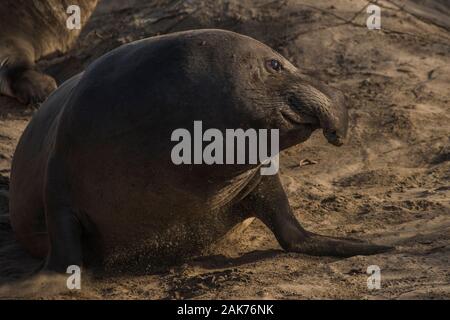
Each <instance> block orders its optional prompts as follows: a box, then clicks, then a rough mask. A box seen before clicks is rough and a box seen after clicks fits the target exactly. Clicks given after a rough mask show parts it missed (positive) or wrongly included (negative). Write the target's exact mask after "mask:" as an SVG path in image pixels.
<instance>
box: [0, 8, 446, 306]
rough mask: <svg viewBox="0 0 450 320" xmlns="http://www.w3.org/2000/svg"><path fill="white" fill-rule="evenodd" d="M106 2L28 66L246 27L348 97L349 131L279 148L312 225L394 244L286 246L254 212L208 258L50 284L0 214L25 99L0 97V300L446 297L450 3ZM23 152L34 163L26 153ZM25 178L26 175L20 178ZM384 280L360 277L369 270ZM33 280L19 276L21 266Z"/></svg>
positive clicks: (301, 215)
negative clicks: (338, 141)
mask: <svg viewBox="0 0 450 320" xmlns="http://www.w3.org/2000/svg"><path fill="white" fill-rule="evenodd" d="M330 3H331V2H329V1H323V0H310V1H309V0H305V1H294V0H286V1H283V0H282V1H263V0H259V1H256V0H253V1H250V0H244V1H238V0H229V1H224V0H217V1H207V0H191V1H168V0H156V1H143V0H142V1H139V0H134V1H121V2H119V1H115V0H112V1H108V0H104V1H103V3H102V4H101V5H100V7H99V8H98V9H97V11H96V13H95V14H94V15H93V18H92V19H91V21H90V22H89V24H88V25H87V26H86V28H85V29H84V30H83V32H82V35H81V37H80V39H79V41H78V43H77V45H76V46H75V47H74V48H73V50H71V51H70V52H69V53H68V54H66V55H64V56H53V57H49V58H47V59H43V60H41V61H40V62H39V66H40V67H41V68H42V69H44V70H46V71H47V72H48V73H50V74H52V75H54V76H55V77H56V78H57V80H58V81H59V82H62V81H64V80H65V79H67V78H68V77H70V76H71V75H73V74H75V73H77V72H79V71H81V70H82V69H83V68H84V67H85V66H86V65H87V64H89V63H90V62H91V61H93V60H94V59H96V58H97V57H99V56H100V55H102V54H103V53H105V52H107V51H109V50H111V49H113V48H115V47H117V46H119V45H121V44H123V43H127V42H130V41H133V40H137V39H141V38H143V37H149V36H153V35H156V34H161V33H168V32H173V31H181V30H188V29H193V28H211V27H214V28H223V29H229V30H233V31H237V32H240V33H243V34H247V35H249V36H252V37H254V38H256V39H258V40H261V41H263V42H265V43H266V44H268V45H270V46H271V47H273V48H274V49H276V50H278V51H279V52H281V53H282V54H283V55H285V56H286V57H287V58H288V59H290V60H291V61H292V62H294V63H295V64H296V65H297V66H298V67H300V68H303V69H304V70H308V71H309V72H310V73H313V74H314V75H315V76H316V77H318V78H320V79H321V80H323V81H326V82H328V83H330V84H332V85H334V86H336V87H338V88H340V89H342V90H343V91H344V92H345V93H346V94H347V95H348V96H349V98H350V101H351V103H350V106H349V108H350V118H351V120H350V131H349V142H348V143H347V144H346V145H345V146H343V147H341V148H336V147H333V146H331V145H329V144H327V143H326V141H325V139H324V137H323V135H322V134H321V133H320V132H317V133H315V134H314V135H313V137H312V138H311V139H310V140H309V141H307V142H306V143H304V144H302V145H299V146H296V147H293V148H291V149H289V150H287V151H285V152H283V154H282V157H281V175H282V181H283V184H284V187H285V189H286V191H287V193H288V196H289V201H290V203H291V205H292V208H293V210H294V212H295V214H296V216H297V218H298V219H299V220H300V221H302V223H303V225H304V226H305V227H306V228H308V229H309V230H311V231H314V232H319V233H323V234H328V235H340V236H351V237H357V238H362V239H367V240H371V241H374V242H377V243H380V244H389V245H394V246H396V250H395V251H393V252H389V253H385V254H379V255H375V256H369V257H363V256H357V257H352V258H348V259H338V258H331V257H311V256H307V255H302V254H296V253H286V252H283V251H282V250H281V249H280V247H279V246H278V244H277V242H276V241H275V239H274V237H273V235H272V234H271V233H270V232H269V231H268V230H267V229H266V228H265V227H264V226H263V225H262V224H261V223H260V222H259V221H257V220H256V221H254V222H253V223H252V224H251V225H250V226H249V227H248V228H247V229H246V230H245V231H243V232H240V233H238V234H234V235H233V238H230V239H228V240H227V241H224V242H223V243H221V244H218V245H217V246H216V247H214V248H213V249H212V250H211V254H210V255H207V256H203V257H196V258H195V259H194V260H193V261H189V262H187V263H185V264H183V265H177V266H173V267H171V268H165V269H164V268H163V269H162V270H158V271H152V272H149V273H147V274H138V275H136V274H134V275H124V274H122V275H102V276H99V275H95V276H93V275H87V274H86V275H84V274H83V275H84V277H83V283H82V290H79V291H71V292H59V291H53V290H50V289H48V286H51V285H50V284H48V281H46V279H45V276H41V277H39V278H31V280H27V281H28V282H23V281H22V282H15V281H14V280H15V279H21V278H23V277H24V276H26V275H27V274H29V273H30V272H32V271H33V270H35V269H36V268H38V267H39V265H40V263H41V262H40V261H36V260H34V259H32V258H30V257H29V256H28V255H27V254H26V253H25V252H24V251H23V250H22V249H21V248H20V246H19V245H18V244H17V243H16V241H15V240H14V236H13V234H12V232H11V230H10V226H9V223H8V177H9V172H10V165H11V159H12V155H13V152H14V148H15V145H16V143H17V141H18V138H19V137H20V134H21V132H22V131H23V129H24V127H25V126H26V124H27V122H28V120H29V119H30V118H31V116H32V114H33V112H34V111H33V108H32V107H30V106H28V107H25V106H22V105H20V104H18V103H16V102H15V101H14V100H12V99H9V98H7V97H0V284H1V286H0V297H2V298H47V299H160V298H170V299H183V298H191V299H318V298H322V299H347V298H349V299H448V298H450V271H449V266H450V263H449V259H450V161H449V160H450V103H449V102H450V90H449V89H450V25H449V19H448V17H449V15H450V6H449V5H448V4H446V3H448V2H447V1H445V0H440V1H432V0H427V1H419V0H416V1H400V0H396V1H383V0H381V1H378V5H379V6H381V9H382V12H381V14H382V25H381V27H382V29H381V30H368V29H367V28H366V25H365V22H366V19H367V16H368V15H367V13H366V12H365V7H366V6H367V5H368V4H369V2H367V1H363V0H354V1H350V0H339V1H333V2H332V3H333V5H331V4H330ZM30 161H33V160H32V159H30ZM32 179H33V177H30V180H32ZM370 265H377V266H379V267H380V270H381V288H380V289H374V290H369V289H368V287H367V277H368V274H366V271H367V267H368V266H370ZM28 279H29V278H28Z"/></svg>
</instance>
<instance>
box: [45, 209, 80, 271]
mask: <svg viewBox="0 0 450 320" xmlns="http://www.w3.org/2000/svg"><path fill="white" fill-rule="evenodd" d="M46 218H47V227H48V234H49V238H50V250H49V254H48V257H47V261H46V263H45V266H44V270H46V271H56V272H60V273H66V272H67V269H68V267H69V266H78V267H81V266H82V262H83V255H82V245H81V233H82V229H81V224H80V222H79V220H78V218H77V217H76V216H75V214H74V211H73V210H71V209H70V208H59V209H53V208H51V207H50V208H49V210H48V211H47V212H46Z"/></svg>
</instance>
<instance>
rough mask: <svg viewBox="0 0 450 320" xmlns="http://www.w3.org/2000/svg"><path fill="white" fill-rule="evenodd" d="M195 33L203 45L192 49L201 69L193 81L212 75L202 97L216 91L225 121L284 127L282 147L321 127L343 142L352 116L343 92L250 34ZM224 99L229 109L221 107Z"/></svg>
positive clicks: (191, 64)
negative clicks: (349, 114) (348, 110)
mask: <svg viewBox="0 0 450 320" xmlns="http://www.w3.org/2000/svg"><path fill="white" fill-rule="evenodd" d="M192 36H193V37H198V38H199V40H198V41H197V43H198V46H197V48H192V47H191V48H190V49H191V50H192V52H194V51H195V57H196V58H195V59H190V62H189V66H188V69H189V68H191V69H192V70H195V72H192V73H193V74H195V79H194V78H193V79H192V82H195V81H199V79H200V78H201V77H199V70H204V73H205V78H207V79H208V81H207V83H208V84H207V85H206V87H205V86H204V83H205V82H203V88H202V89H199V92H198V97H199V99H197V100H196V101H197V103H198V102H200V101H201V100H202V99H201V96H202V95H203V94H209V95H210V94H211V93H212V92H215V95H216V98H215V99H214V101H215V104H218V105H219V107H218V108H217V109H216V110H215V111H214V112H218V113H220V112H222V115H221V117H220V120H221V121H222V122H223V123H225V122H226V121H227V120H229V121H228V122H229V126H230V125H231V127H233V126H234V127H236V126H237V127H240V128H245V127H253V128H268V129H279V130H280V146H281V148H286V147H289V146H292V145H294V144H297V143H300V142H303V141H305V140H306V139H308V138H309V136H310V135H311V133H312V132H313V131H314V130H316V129H319V128H322V129H323V133H324V135H325V137H326V139H327V140H328V142H330V143H331V144H333V145H336V146H340V145H342V144H343V141H344V139H345V137H346V134H347V125H348V115H347V109H346V106H345V99H344V96H343V94H342V93H341V92H340V91H338V90H337V89H334V88H332V87H330V86H327V85H325V84H324V83H321V82H319V81H317V80H315V79H313V78H311V77H310V76H308V75H307V74H306V73H304V72H303V71H302V69H301V68H297V67H295V66H294V65H292V64H291V63H290V62H289V61H288V60H287V59H285V58H284V57H283V56H281V55H280V54H279V53H277V52H275V51H274V50H272V49H271V48H269V47H268V46H266V45H264V44H263V43H261V42H259V41H257V40H255V39H252V38H250V37H247V36H243V35H240V34H237V33H233V32H229V31H223V30H204V31H197V32H195V33H192ZM199 48H200V50H199ZM211 66H213V69H211ZM215 79H220V82H219V83H218V84H217V85H218V86H220V88H217V87H216V86H215V85H214V83H215ZM224 79H225V80H224ZM192 82H191V83H192ZM213 87H214V88H213ZM217 92H219V94H218V93H217ZM208 101H211V99H208ZM224 101H226V102H227V103H226V104H223V106H224V105H226V107H223V106H222V107H221V106H220V105H221V103H222V102H224ZM230 106H232V107H230ZM230 108H231V110H232V111H233V112H232V113H230V112H229V111H230ZM223 109H226V110H225V112H224V110H223ZM203 117H205V114H203Z"/></svg>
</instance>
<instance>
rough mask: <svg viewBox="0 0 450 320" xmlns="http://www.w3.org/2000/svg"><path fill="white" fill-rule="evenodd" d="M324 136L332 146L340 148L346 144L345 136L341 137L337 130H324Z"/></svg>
mask: <svg viewBox="0 0 450 320" xmlns="http://www.w3.org/2000/svg"><path fill="white" fill-rule="evenodd" d="M323 134H324V136H325V138H327V140H328V142H329V143H331V144H332V145H335V146H338V147H340V146H342V145H343V144H344V142H345V136H342V135H340V134H339V133H338V132H337V131H336V130H324V132H323Z"/></svg>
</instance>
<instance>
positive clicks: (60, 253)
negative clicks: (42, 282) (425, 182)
mask: <svg viewBox="0 0 450 320" xmlns="http://www.w3.org/2000/svg"><path fill="white" fill-rule="evenodd" d="M196 120H201V121H202V122H203V126H204V128H216V129H218V130H220V131H221V132H223V131H224V130H226V129H227V128H243V129H246V128H265V129H278V130H279V140H280V149H285V148H288V147H290V146H292V145H295V144H298V143H301V142H303V141H305V140H307V139H308V138H309V136H310V135H311V133H312V132H313V131H314V130H316V129H319V128H322V129H323V133H324V135H325V137H326V138H327V139H328V141H329V142H330V143H332V144H335V145H341V144H342V142H343V139H344V137H345V136H346V133H347V123H348V118H347V110H346V106H345V101H344V97H343V95H342V94H341V93H340V92H339V91H337V90H335V89H333V88H331V87H328V86H326V85H324V84H321V83H319V82H317V81H314V80H312V79H309V78H308V77H307V76H304V75H303V74H302V72H301V70H300V69H297V68H296V67H294V66H293V65H292V64H291V63H290V62H289V61H287V60H286V59H284V58H283V57H282V56H281V55H279V54H278V53H276V52H275V51H273V50H272V49H271V48H269V47H267V46H266V45H264V44H262V43H260V42H258V41H257V40H254V39H252V38H249V37H247V36H243V35H240V34H237V33H233V32H229V31H223V30H214V29H206V30H196V31H187V32H181V33H174V34H169V35H164V36H158V37H152V38H148V39H144V40H140V41H136V42H133V43H130V44H127V45H124V46H121V47H119V48H117V49H115V50H113V51H111V52H109V53H107V54H106V55H104V56H102V57H101V58H99V59H98V60H96V61H95V62H93V63H92V64H91V65H90V66H89V67H88V68H87V69H86V70H85V71H84V73H82V74H78V75H76V76H74V77H73V78H71V79H69V80H68V81H66V82H65V83H64V84H63V85H62V86H61V87H60V88H58V89H57V90H56V91H55V92H54V93H53V94H52V95H51V96H50V97H49V98H48V99H47V101H46V102H45V103H44V104H43V105H42V107H41V108H40V109H39V111H38V112H37V113H36V114H35V116H34V118H33V119H32V120H31V122H30V124H29V125H28V127H27V128H26V130H25V132H24V133H23V135H22V137H21V139H20V142H19V144H18V146H17V149H16V152H15V154H14V158H13V163H12V171H11V185H10V213H11V223H12V227H13V229H14V231H15V234H16V235H17V239H18V240H19V241H20V242H21V243H22V244H23V246H24V247H25V248H26V249H27V250H28V251H29V252H30V253H31V254H32V255H33V256H37V257H45V256H46V257H47V260H46V269H48V270H53V271H62V272H64V271H65V270H66V268H67V266H69V265H82V263H84V266H86V265H89V264H90V263H91V261H93V260H92V259H94V260H95V258H96V259H97V263H98V262H99V261H98V260H100V261H103V263H105V261H110V260H109V259H112V258H111V257H114V259H117V260H116V261H119V260H121V259H122V258H123V261H127V259H128V258H129V259H131V257H134V256H135V255H136V254H138V256H140V255H141V254H144V255H147V256H151V257H154V258H155V259H172V258H173V257H186V256H191V255H193V254H197V253H199V252H201V251H202V250H203V249H204V248H206V247H207V246H209V245H210V244H211V243H212V242H214V241H215V240H217V239H218V238H220V237H221V236H223V235H224V234H225V233H226V232H227V231H228V230H230V229H231V228H232V227H233V226H235V225H236V224H238V223H239V222H241V221H244V219H247V218H249V217H256V218H258V219H260V220H262V222H264V223H265V224H266V225H267V227H268V228H270V230H271V231H272V232H273V233H274V235H275V237H276V238H277V239H278V241H279V243H280V245H281V247H282V248H284V249H285V250H288V251H294V252H301V253H306V254H311V255H331V256H343V257H346V256H352V255H360V254H375V253H379V252H383V251H386V250H388V249H389V248H388V247H384V246H378V245H374V244H368V243H364V242H360V241H356V240H355V241H354V240H350V239H340V238H330V237H325V236H320V235H316V234H313V233H311V232H308V231H306V230H304V229H303V228H302V227H301V226H300V224H299V222H298V221H297V220H296V219H295V217H294V215H293V213H292V209H291V208H290V206H289V202H288V199H287V196H286V194H285V192H284V190H283V187H282V185H281V183H280V179H279V176H278V175H271V176H269V175H267V176H263V175H261V174H260V170H258V169H259V168H260V167H261V163H258V164H256V165H254V164H253V165H250V164H236V165H233V164H228V165H224V164H222V165H221V164H212V165H206V164H191V165H186V164H182V165H175V164H174V163H173V162H172V160H171V149H172V147H173V145H174V143H173V142H172V141H171V134H172V133H173V131H174V130H176V129H177V128H187V129H191V128H192V123H193V122H194V121H196ZM161 261H162V260H161Z"/></svg>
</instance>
